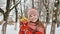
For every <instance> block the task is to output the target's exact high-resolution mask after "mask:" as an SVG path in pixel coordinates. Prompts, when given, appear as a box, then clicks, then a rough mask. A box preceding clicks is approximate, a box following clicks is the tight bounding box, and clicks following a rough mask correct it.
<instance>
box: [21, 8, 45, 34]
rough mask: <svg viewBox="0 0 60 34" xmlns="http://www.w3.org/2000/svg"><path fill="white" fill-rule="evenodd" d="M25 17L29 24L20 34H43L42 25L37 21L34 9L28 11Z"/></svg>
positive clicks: (37, 14) (36, 13) (37, 15)
mask: <svg viewBox="0 0 60 34" xmlns="http://www.w3.org/2000/svg"><path fill="white" fill-rule="evenodd" d="M27 15H28V20H29V22H28V23H27V25H26V26H27V27H25V30H24V31H20V34H45V30H44V25H43V24H42V23H41V22H40V21H39V13H38V11H37V10H36V9H34V8H32V9H29V10H28V12H27Z"/></svg>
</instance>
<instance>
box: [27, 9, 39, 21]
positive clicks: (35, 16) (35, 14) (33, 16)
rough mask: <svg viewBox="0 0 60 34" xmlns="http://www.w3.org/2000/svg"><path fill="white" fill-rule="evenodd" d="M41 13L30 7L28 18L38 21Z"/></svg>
mask: <svg viewBox="0 0 60 34" xmlns="http://www.w3.org/2000/svg"><path fill="white" fill-rule="evenodd" d="M38 17H39V13H38V11H37V10H35V9H30V10H29V11H28V19H29V20H30V21H32V22H36V21H37V20H38Z"/></svg>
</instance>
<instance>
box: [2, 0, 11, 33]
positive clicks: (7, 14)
mask: <svg viewBox="0 0 60 34" xmlns="http://www.w3.org/2000/svg"><path fill="white" fill-rule="evenodd" d="M9 4H10V0H7V5H6V12H5V13H4V14H3V15H4V21H5V23H4V24H3V26H2V33H3V34H6V28H7V19H8V16H9V10H10V6H9Z"/></svg>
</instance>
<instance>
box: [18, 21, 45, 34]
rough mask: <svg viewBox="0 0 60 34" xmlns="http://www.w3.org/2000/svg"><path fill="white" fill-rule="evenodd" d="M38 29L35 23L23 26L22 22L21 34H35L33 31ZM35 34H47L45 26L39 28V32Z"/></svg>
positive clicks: (41, 25)
mask: <svg viewBox="0 0 60 34" xmlns="http://www.w3.org/2000/svg"><path fill="white" fill-rule="evenodd" d="M35 28H36V24H35V23H29V24H28V22H27V23H26V24H23V23H22V22H20V31H19V34H33V30H34V29H35ZM35 34H45V30H44V26H43V24H40V27H38V28H37V31H36V32H35Z"/></svg>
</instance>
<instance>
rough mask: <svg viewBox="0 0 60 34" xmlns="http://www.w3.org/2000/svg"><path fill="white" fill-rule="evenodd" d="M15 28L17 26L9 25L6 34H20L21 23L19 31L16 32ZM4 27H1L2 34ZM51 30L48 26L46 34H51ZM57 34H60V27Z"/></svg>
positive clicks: (0, 32)
mask: <svg viewBox="0 0 60 34" xmlns="http://www.w3.org/2000/svg"><path fill="white" fill-rule="evenodd" d="M14 27H15V25H7V31H6V34H18V32H19V23H17V30H14ZM1 29H2V25H0V34H2V31H1ZM50 29H51V25H48V26H47V30H46V32H47V33H46V34H50V31H51V30H50ZM55 34H60V27H59V28H57V27H56V31H55Z"/></svg>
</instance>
